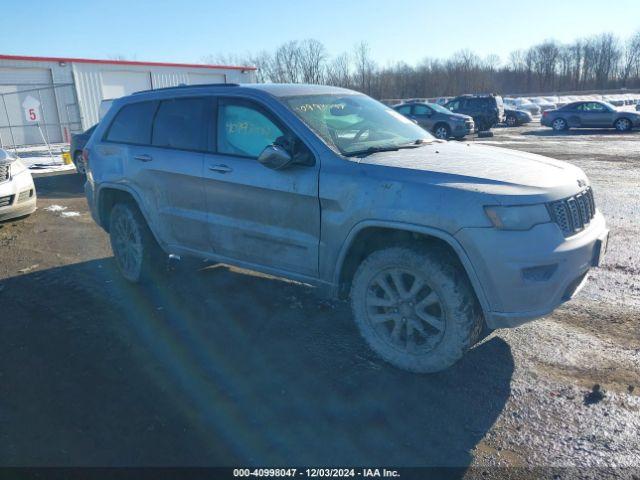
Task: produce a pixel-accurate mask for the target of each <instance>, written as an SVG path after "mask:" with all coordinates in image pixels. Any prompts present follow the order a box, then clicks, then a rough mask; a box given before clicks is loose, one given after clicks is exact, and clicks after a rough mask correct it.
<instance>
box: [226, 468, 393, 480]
mask: <svg viewBox="0 0 640 480" xmlns="http://www.w3.org/2000/svg"><path fill="white" fill-rule="evenodd" d="M233 476H234V477H272V478H273V477H275V478H286V477H298V476H304V477H307V478H318V477H320V478H344V477H347V478H348V477H363V478H397V477H400V474H399V473H398V471H397V470H392V469H386V468H361V469H355V468H305V469H297V468H257V469H249V468H238V469H234V470H233Z"/></svg>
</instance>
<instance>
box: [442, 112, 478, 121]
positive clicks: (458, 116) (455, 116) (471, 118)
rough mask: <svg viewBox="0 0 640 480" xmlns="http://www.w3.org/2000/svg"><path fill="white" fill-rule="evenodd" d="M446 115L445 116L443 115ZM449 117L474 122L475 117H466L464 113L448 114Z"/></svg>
mask: <svg viewBox="0 0 640 480" xmlns="http://www.w3.org/2000/svg"><path fill="white" fill-rule="evenodd" d="M443 115H444V114H443ZM447 116H448V117H449V118H459V119H461V120H465V121H466V120H473V117H472V116H470V115H465V114H464V113H453V112H451V113H447Z"/></svg>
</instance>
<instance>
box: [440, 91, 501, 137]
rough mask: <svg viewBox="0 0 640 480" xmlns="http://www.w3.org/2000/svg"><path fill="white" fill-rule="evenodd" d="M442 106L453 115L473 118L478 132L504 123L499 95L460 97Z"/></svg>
mask: <svg viewBox="0 0 640 480" xmlns="http://www.w3.org/2000/svg"><path fill="white" fill-rule="evenodd" d="M444 106H445V108H446V109H447V110H450V111H452V112H454V113H461V114H464V115H469V116H470V117H473V122H474V123H475V126H476V128H477V129H478V131H485V130H489V129H490V128H491V127H493V126H494V125H496V124H498V123H501V122H503V121H504V104H503V102H502V97H501V96H499V95H461V96H459V97H455V98H453V99H451V100H450V101H448V102H447V103H446V104H445V105H444Z"/></svg>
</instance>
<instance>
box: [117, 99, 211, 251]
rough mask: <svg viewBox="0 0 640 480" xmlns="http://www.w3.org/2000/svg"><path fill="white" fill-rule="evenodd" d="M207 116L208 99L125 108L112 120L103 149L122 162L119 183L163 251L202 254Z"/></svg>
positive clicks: (181, 100) (204, 241)
mask: <svg viewBox="0 0 640 480" xmlns="http://www.w3.org/2000/svg"><path fill="white" fill-rule="evenodd" d="M210 116H211V101H210V100H208V99H186V98H182V99H166V100H161V101H144V102H137V103H131V104H128V105H125V106H124V107H123V108H122V109H121V110H120V111H119V112H118V114H117V115H116V117H115V118H114V121H113V123H112V124H111V125H110V127H109V131H108V132H107V135H106V142H107V143H110V144H114V145H113V146H112V148H109V149H106V150H105V151H106V152H110V153H108V154H111V155H114V156H118V157H120V159H121V162H122V169H123V178H124V180H125V181H126V182H127V183H129V184H130V186H131V187H132V188H133V190H134V191H135V192H137V193H138V195H139V198H140V200H141V202H142V205H140V206H141V208H142V210H143V211H144V212H145V214H146V215H147V219H148V220H149V222H150V226H151V228H152V230H153V231H154V233H155V234H156V235H157V236H158V237H159V239H160V240H161V241H162V242H164V243H166V244H168V245H180V246H186V247H188V248H195V249H199V248H206V247H207V246H208V245H207V242H206V240H205V239H203V237H206V225H205V223H206V213H205V211H204V208H205V200H204V191H203V188H202V170H203V159H204V153H203V151H204V149H206V146H207V126H208V120H209V119H210ZM114 163H115V162H114Z"/></svg>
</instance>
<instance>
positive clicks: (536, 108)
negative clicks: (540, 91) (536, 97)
mask: <svg viewBox="0 0 640 480" xmlns="http://www.w3.org/2000/svg"><path fill="white" fill-rule="evenodd" d="M513 105H514V106H515V108H516V109H517V110H524V111H525V112H529V113H530V114H531V115H540V112H541V111H542V109H541V108H540V105H536V104H535V103H533V102H532V101H530V100H529V99H528V98H514V103H513Z"/></svg>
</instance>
